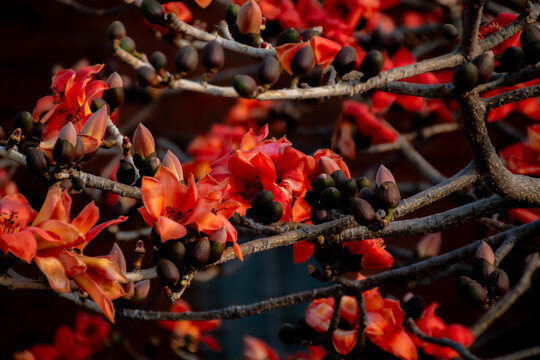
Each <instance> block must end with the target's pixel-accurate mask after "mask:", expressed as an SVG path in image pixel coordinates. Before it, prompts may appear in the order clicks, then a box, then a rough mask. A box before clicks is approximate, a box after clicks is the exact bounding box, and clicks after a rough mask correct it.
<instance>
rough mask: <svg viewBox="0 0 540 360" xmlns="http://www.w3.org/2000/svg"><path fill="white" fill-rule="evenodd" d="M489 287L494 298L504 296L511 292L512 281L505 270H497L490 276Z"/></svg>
mask: <svg viewBox="0 0 540 360" xmlns="http://www.w3.org/2000/svg"><path fill="white" fill-rule="evenodd" d="M487 287H488V289H489V294H490V296H491V297H492V298H497V297H501V296H504V295H506V293H507V292H508V290H510V279H508V275H507V274H506V272H505V271H504V270H502V269H496V270H494V271H493V272H492V273H491V274H490V275H489V279H488V283H487Z"/></svg>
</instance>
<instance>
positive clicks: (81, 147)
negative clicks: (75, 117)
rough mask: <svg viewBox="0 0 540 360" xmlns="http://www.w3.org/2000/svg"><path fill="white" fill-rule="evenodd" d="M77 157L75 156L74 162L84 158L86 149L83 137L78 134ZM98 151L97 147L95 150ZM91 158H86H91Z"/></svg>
mask: <svg viewBox="0 0 540 360" xmlns="http://www.w3.org/2000/svg"><path fill="white" fill-rule="evenodd" d="M75 144H76V145H75V157H74V158H73V161H74V162H79V161H81V160H83V159H84V155H85V151H84V143H83V141H82V138H81V137H80V136H77V142H76V143H75ZM94 151H95V152H97V149H96V150H94ZM89 159H90V158H87V159H84V160H89Z"/></svg>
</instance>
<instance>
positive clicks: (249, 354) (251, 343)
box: [242, 335, 279, 360]
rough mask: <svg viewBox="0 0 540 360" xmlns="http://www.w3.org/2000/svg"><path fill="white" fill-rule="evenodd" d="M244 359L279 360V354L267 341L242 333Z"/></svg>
mask: <svg viewBox="0 0 540 360" xmlns="http://www.w3.org/2000/svg"><path fill="white" fill-rule="evenodd" d="M243 340H244V351H243V352H242V358H243V359H244V360H279V356H278V355H277V353H276V352H275V350H274V349H272V348H271V347H270V346H268V344H267V343H265V342H264V341H262V340H261V339H257V338H256V337H253V336H249V335H244V339H243Z"/></svg>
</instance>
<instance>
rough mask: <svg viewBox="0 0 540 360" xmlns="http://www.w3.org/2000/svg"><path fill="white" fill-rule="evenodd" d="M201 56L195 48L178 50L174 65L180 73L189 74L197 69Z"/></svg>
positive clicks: (188, 47)
mask: <svg viewBox="0 0 540 360" xmlns="http://www.w3.org/2000/svg"><path fill="white" fill-rule="evenodd" d="M198 62H199V55H198V54H197V50H196V49H195V48H194V47H193V46H185V47H183V48H181V49H180V50H178V52H177V53H176V56H175V57H174V65H175V66H176V69H177V71H178V72H179V73H185V74H189V73H190V72H192V71H193V70H195V68H196V67H197V64H198Z"/></svg>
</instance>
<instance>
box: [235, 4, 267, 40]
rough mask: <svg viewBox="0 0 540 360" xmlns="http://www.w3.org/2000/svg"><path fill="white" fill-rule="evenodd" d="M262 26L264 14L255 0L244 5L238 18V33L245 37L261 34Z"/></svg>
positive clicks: (239, 11)
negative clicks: (246, 35)
mask: <svg viewBox="0 0 540 360" xmlns="http://www.w3.org/2000/svg"><path fill="white" fill-rule="evenodd" d="M261 25H262V12H261V8H260V7H259V5H258V4H257V3H256V2H255V1H253V0H249V1H248V2H246V3H244V5H242V6H241V7H240V9H239V10H238V16H237V17H236V28H237V29H238V31H239V32H240V33H241V34H243V35H245V34H253V33H259V32H260V31H261Z"/></svg>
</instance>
